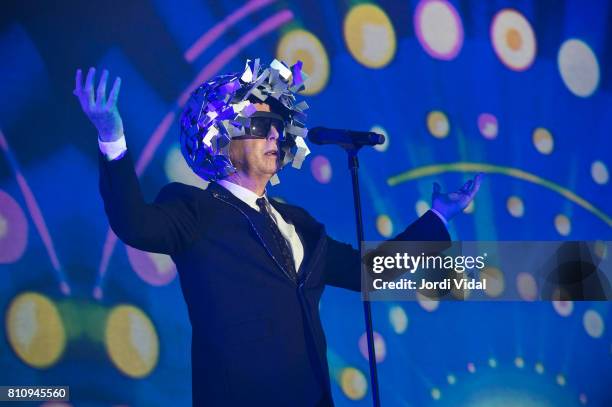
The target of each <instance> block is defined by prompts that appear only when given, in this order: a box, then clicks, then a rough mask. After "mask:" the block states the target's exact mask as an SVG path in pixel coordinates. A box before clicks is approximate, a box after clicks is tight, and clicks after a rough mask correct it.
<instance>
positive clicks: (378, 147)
mask: <svg viewBox="0 0 612 407" xmlns="http://www.w3.org/2000/svg"><path fill="white" fill-rule="evenodd" d="M370 131H371V132H374V133H378V134H382V135H383V136H385V142H384V143H382V144H376V145H375V146H374V150H376V151H378V152H380V153H382V152H384V151H387V149H388V148H389V135H388V134H387V130H385V129H384V128H383V127H382V126H378V125H375V126H372V128H370Z"/></svg>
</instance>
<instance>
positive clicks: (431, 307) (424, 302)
mask: <svg viewBox="0 0 612 407" xmlns="http://www.w3.org/2000/svg"><path fill="white" fill-rule="evenodd" d="M416 297H417V302H418V303H419V305H420V306H421V308H423V309H424V310H425V311H427V312H434V311H435V310H437V309H438V307H439V306H440V301H438V300H433V299H431V298H429V297H427V296H426V295H423V294H421V293H420V292H417V293H416Z"/></svg>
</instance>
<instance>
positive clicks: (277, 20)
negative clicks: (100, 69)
mask: <svg viewBox="0 0 612 407" xmlns="http://www.w3.org/2000/svg"><path fill="white" fill-rule="evenodd" d="M292 20H293V13H292V12H291V10H288V9H285V10H281V11H279V12H278V13H276V14H274V15H272V16H271V17H268V18H267V19H265V20H264V21H262V22H261V23H260V24H258V25H257V26H256V27H255V28H253V29H252V30H250V31H249V32H247V33H246V34H244V35H243V36H242V37H240V38H239V39H238V40H237V41H236V42H234V43H233V44H231V45H230V46H228V47H227V48H225V50H223V51H222V52H221V53H220V54H218V55H217V56H216V57H215V58H214V59H213V60H212V61H211V62H209V63H208V64H207V65H206V66H205V67H204V68H202V70H201V71H200V73H199V74H198V75H197V76H196V79H195V80H193V81H192V82H191V83H190V84H189V86H187V88H186V89H185V90H184V91H183V92H182V93H181V96H180V97H179V99H178V100H177V102H176V105H175V107H174V109H173V110H171V111H170V112H168V113H166V115H165V116H164V118H163V119H162V121H161V122H160V123H159V124H158V125H157V127H156V128H155V130H154V131H153V134H152V135H151V136H150V137H149V140H148V141H147V143H146V144H145V146H144V148H143V150H142V153H141V154H140V156H139V158H138V161H137V162H136V174H137V175H138V176H140V175H141V174H142V173H143V172H144V171H145V169H146V168H147V166H148V165H149V163H150V162H151V160H152V159H153V155H154V154H155V151H156V150H157V147H159V145H160V144H161V142H162V141H163V139H164V137H165V136H166V133H167V132H168V130H169V129H170V127H171V126H172V123H173V122H174V119H175V118H176V115H177V112H179V111H180V109H181V108H182V107H183V105H184V104H185V103H186V102H187V100H188V99H189V95H190V94H191V92H192V91H193V89H195V88H196V87H197V86H199V85H200V84H201V83H202V82H204V81H206V80H207V79H209V78H210V77H212V76H214V75H215V74H217V72H219V70H221V68H223V67H224V66H225V64H227V63H228V62H229V61H230V60H231V59H232V58H234V57H235V56H236V55H237V54H239V53H240V52H241V51H242V50H243V49H244V48H245V47H247V46H249V45H250V44H251V43H253V42H254V41H256V40H257V39H259V38H260V37H262V36H264V35H266V34H267V33H269V32H271V31H274V30H276V29H277V28H279V27H280V26H282V25H284V24H286V23H288V22H290V21H292ZM213 29H214V28H213ZM204 35H206V34H204ZM116 243H117V236H116V235H115V234H114V233H113V231H112V230H111V229H110V227H109V229H108V232H107V234H106V240H105V241H104V246H103V249H102V258H101V260H100V265H99V266H98V276H97V278H96V284H95V286H94V289H93V296H94V298H96V299H101V298H102V296H103V291H102V282H103V280H104V276H105V275H106V271H107V269H108V264H109V262H110V258H111V256H112V254H113V251H114V249H115V245H116Z"/></svg>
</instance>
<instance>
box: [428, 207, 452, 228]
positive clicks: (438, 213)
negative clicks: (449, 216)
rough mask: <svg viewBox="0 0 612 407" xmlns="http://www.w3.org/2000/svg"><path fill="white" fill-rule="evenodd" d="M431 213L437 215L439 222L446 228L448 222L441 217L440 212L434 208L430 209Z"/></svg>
mask: <svg viewBox="0 0 612 407" xmlns="http://www.w3.org/2000/svg"><path fill="white" fill-rule="evenodd" d="M431 211H432V212H433V213H435V214H436V215H438V218H440V220H441V221H442V223H444V226H448V221H447V220H446V218H444V216H442V214H441V213H440V212H438V211H437V210H435V209H434V208H431Z"/></svg>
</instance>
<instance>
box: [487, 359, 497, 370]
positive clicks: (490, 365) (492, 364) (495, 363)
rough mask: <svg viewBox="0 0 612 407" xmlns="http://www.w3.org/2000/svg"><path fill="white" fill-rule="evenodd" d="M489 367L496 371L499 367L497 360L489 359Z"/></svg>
mask: <svg viewBox="0 0 612 407" xmlns="http://www.w3.org/2000/svg"><path fill="white" fill-rule="evenodd" d="M489 367H491V368H492V369H495V368H496V367H497V360H495V359H493V358H489Z"/></svg>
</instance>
